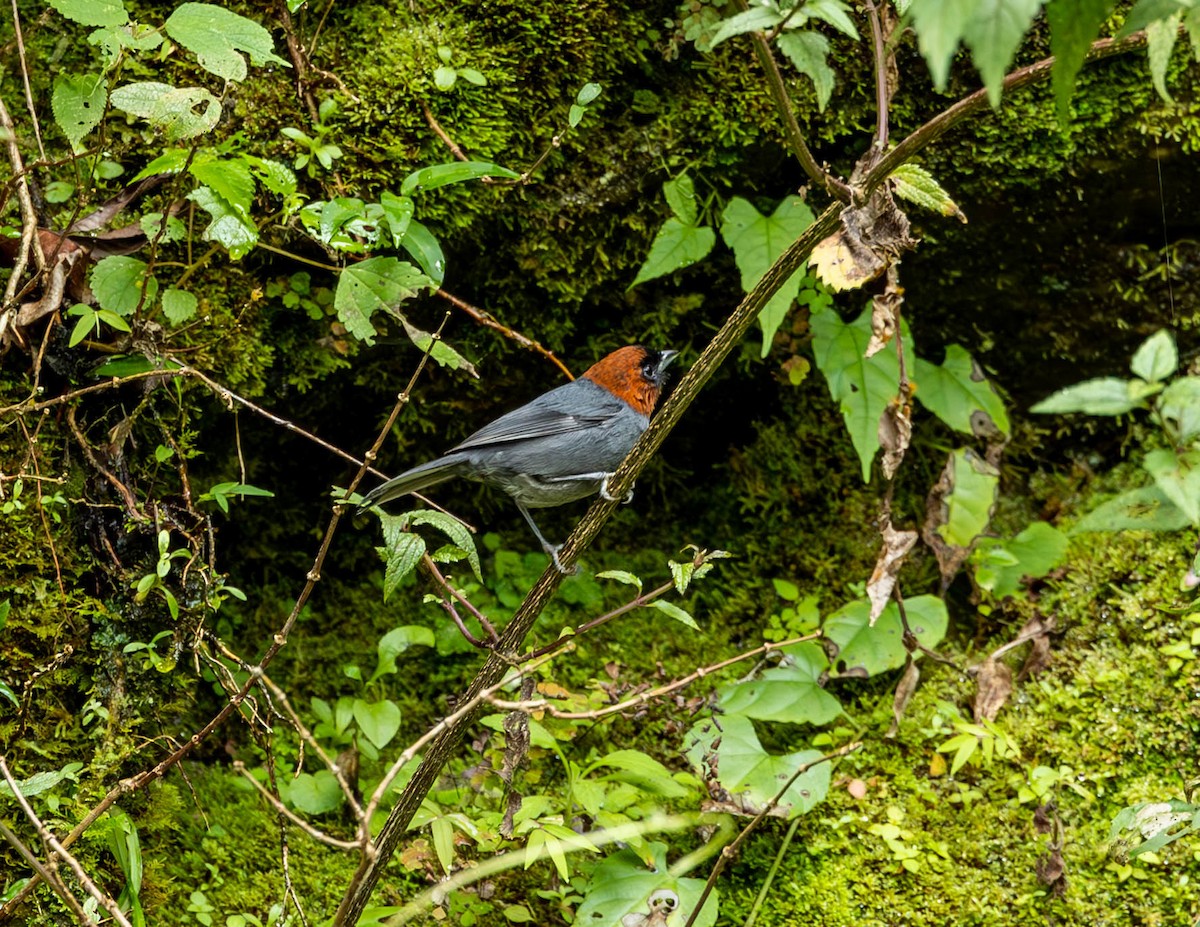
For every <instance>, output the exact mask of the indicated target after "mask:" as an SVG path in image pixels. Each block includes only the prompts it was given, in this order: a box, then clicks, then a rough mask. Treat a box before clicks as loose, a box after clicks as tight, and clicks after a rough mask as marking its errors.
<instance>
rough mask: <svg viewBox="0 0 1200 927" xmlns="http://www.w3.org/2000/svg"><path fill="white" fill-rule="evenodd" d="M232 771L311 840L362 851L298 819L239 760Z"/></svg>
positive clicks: (353, 843) (358, 844)
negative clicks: (240, 776) (239, 774)
mask: <svg viewBox="0 0 1200 927" xmlns="http://www.w3.org/2000/svg"><path fill="white" fill-rule="evenodd" d="M233 769H234V771H235V772H239V773H241V774H242V775H243V776H244V777H245V778H246V781H247V782H249V783H250V784H251V785H252V786H254V789H255V791H257V792H258V794H259V795H261V796H262V797H263V798H265V799H266V800H267V801H268V802H269V803H270V805H271V807H272V808H274V809H275V810H276V812H278V813H279V814H282V815H283V816H284V817H286V818H287V819H288V820H289V821H291V822H292V823H293V824H295V825H296V826H297V827H299V828H300V829H301V830H302V831H304V832H305V833H306V834H308V836H310V837H312V838H313V840H316V841H317V842H318V843H323V844H325V845H326V846H331V847H333V848H334V849H337V850H361V849H362V843H361V842H360V841H358V840H339V839H338V838H337V837H330V836H329V834H327V833H325V832H324V831H322V830H318V829H317V828H315V827H313V826H312V825H311V824H309V823H308V821H306V820H304V818H302V817H300V815H298V814H296V812H294V811H292V810H291V809H290V808H289V807H288V806H287V805H285V804H284V803H283V802H281V801H280V800H279V799H278V798H276V797H275V796H274V795H273V794H271V790H270V789H268V788H267V787H266V786H264V785H263V784H262V783H261V782H259V781H258V780H257V779H255V778H254V776H252V775H251V774H250V770H248V769H247V768H246V764H245V763H243V762H242V761H241V760H234V761H233Z"/></svg>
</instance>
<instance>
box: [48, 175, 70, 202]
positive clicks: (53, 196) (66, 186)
mask: <svg viewBox="0 0 1200 927" xmlns="http://www.w3.org/2000/svg"><path fill="white" fill-rule="evenodd" d="M43 192H44V195H45V197H46V202H47V203H65V202H66V201H67V200H69V199H70V198H71V197H73V196H74V195H75V184H73V183H67V182H66V181H65V180H52V181H50V183H48V184H46V189H45V191H43Z"/></svg>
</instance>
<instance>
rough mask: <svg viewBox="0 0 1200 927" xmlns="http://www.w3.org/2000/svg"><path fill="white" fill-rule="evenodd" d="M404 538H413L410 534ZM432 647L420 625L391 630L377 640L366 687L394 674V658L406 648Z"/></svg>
mask: <svg viewBox="0 0 1200 927" xmlns="http://www.w3.org/2000/svg"><path fill="white" fill-rule="evenodd" d="M404 536H405V537H414V535H411V534H407V535H404ZM433 645H434V637H433V632H432V631H431V630H429V628H423V627H421V626H420V625H402V626H401V627H399V628H392V630H390V631H388V632H387V634H385V635H383V637H381V638H380V639H379V645H378V646H377V647H376V650H377V651H378V653H379V662H378V663H377V664H376V665H375V672H373V673H372V674H371V678H370V679H368V680H367V685H370V684H371V683H373V682H374V681H375V680H376V679H378V678H379V677H380V676H389V675H391V674H392V673H395V672H396V658H397V657H398V656H400V654H402V653H404V652H405V651H406V650H408V648H410V647H432V646H433Z"/></svg>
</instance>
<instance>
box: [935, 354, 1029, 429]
mask: <svg viewBox="0 0 1200 927" xmlns="http://www.w3.org/2000/svg"><path fill="white" fill-rule="evenodd" d="M913 375H914V377H915V378H916V382H917V383H918V384H919V388H918V389H917V398H918V399H919V400H920V401H921V405H923V406H925V408H926V409H928V410H929V411H930V412H932V413H933V414H934V415H936V416H937V417H938V418H940V419H941V420H942V421H943V422H945V423H946V424H947V425H949V426H950V427H951V428H953V429H954V430H955V431H958V432H961V433H962V434H966V435H977V436H981V437H993V436H995V435H997V434H1002V435H1007V434H1009V429H1010V426H1009V423H1008V412H1007V410H1006V409H1005V408H1004V402H1003V401H1002V400H1001V399H1000V397H999V396H998V395H997V394H996V390H995V388H994V387H993V386H992V384H991V383H990V382H988V379H987V377H985V376H984V374H983V371H982V370H981V369H980V368H979V365H978V364H977V363H975V360H974V358H972V357H971V355H970V354H968V353H967V352H966V350H965V349H964V348H963V347H961V346H960V345H957V344H952V345H949V346H948V347H947V348H946V359H945V360H943V361H942V363H941V364H940V365H938V364H931V363H929V361H926V360H922V359H921V358H919V357H918V358H917V359H916V364H915V365H914V368H913Z"/></svg>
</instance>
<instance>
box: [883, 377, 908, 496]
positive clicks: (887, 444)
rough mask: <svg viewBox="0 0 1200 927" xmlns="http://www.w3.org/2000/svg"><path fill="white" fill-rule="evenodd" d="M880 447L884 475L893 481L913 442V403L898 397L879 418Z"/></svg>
mask: <svg viewBox="0 0 1200 927" xmlns="http://www.w3.org/2000/svg"><path fill="white" fill-rule="evenodd" d="M878 437H879V446H880V447H882V448H883V475H884V477H885V478H886V479H889V480H890V479H891V478H892V477H893V476H895V475H896V471H897V470H899V469H900V464H901V463H902V462H903V460H904V454H905V453H906V452H907V451H908V445H909V444H910V443H911V442H912V403H910V402H906V401H904V400H902V399H900V397H896V398H895V399H893V400H892V401H891V402H889V403H888V405H887V407H886V408H885V409H884V410H883V414H882V415H881V416H879V432H878Z"/></svg>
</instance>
